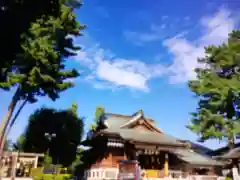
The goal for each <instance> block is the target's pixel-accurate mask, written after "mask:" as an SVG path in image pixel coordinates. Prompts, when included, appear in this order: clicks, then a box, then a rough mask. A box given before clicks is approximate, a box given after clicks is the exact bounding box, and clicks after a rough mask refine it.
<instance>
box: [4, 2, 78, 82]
mask: <svg viewBox="0 0 240 180" xmlns="http://www.w3.org/2000/svg"><path fill="white" fill-rule="evenodd" d="M60 3H62V1H59V0H41V1H38V0H21V1H16V0H3V1H1V4H0V9H1V11H0V20H1V23H2V24H1V34H0V39H1V42H2V44H4V45H3V46H2V48H1V50H0V51H1V61H0V82H3V81H6V79H7V73H8V72H11V71H12V70H13V69H14V66H16V65H17V62H18V58H17V57H18V55H19V54H21V53H23V49H22V47H21V41H22V39H21V35H22V34H23V33H26V32H27V31H28V29H29V28H30V26H31V23H34V22H36V20H37V19H38V18H39V17H41V16H42V15H49V16H53V17H58V16H59V12H60V10H61V8H60ZM71 3H72V4H74V3H75V4H77V3H79V2H77V1H71ZM29 7H31V8H29Z"/></svg>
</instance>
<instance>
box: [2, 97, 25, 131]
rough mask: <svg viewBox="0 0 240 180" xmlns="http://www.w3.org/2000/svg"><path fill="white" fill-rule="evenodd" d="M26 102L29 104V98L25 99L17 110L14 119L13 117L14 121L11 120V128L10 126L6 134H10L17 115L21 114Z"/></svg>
mask: <svg viewBox="0 0 240 180" xmlns="http://www.w3.org/2000/svg"><path fill="white" fill-rule="evenodd" d="M26 104H27V100H24V102H23V103H22V104H21V106H20V107H19V109H18V111H17V112H16V114H15V115H14V117H13V119H12V121H11V124H10V126H9V128H8V131H7V133H6V135H8V134H9V133H10V131H11V129H12V127H13V125H14V123H15V122H16V119H17V117H18V116H19V114H20V112H21V111H22V109H23V108H24V106H25V105H26Z"/></svg>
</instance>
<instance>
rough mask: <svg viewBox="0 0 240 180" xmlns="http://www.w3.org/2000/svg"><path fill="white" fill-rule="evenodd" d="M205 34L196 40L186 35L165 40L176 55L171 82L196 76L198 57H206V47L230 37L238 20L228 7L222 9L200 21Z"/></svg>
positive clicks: (182, 80) (171, 70)
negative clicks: (189, 39)
mask: <svg viewBox="0 0 240 180" xmlns="http://www.w3.org/2000/svg"><path fill="white" fill-rule="evenodd" d="M200 23H201V26H202V29H203V35H202V36H201V37H200V38H198V39H197V40H196V41H195V42H190V41H188V40H187V39H186V38H184V36H180V37H179V36H178V37H177V36H175V37H173V38H170V39H167V40H165V41H164V42H163V45H164V46H166V47H167V48H168V50H169V52H171V53H172V54H173V55H174V59H173V64H172V66H171V67H170V68H169V72H170V82H172V83H181V82H186V81H187V80H189V79H193V78H195V76H196V74H195V72H194V69H195V68H196V67H198V66H200V64H198V62H197V58H199V57H204V47H206V46H208V45H218V44H221V43H223V42H225V41H226V40H227V39H228V34H229V33H230V32H231V31H232V30H233V29H234V28H236V26H237V20H236V19H235V18H234V17H232V16H231V12H230V11H229V10H227V9H223V8H222V9H220V10H219V12H217V13H216V14H214V15H213V16H206V17H203V18H202V19H201V21H200Z"/></svg>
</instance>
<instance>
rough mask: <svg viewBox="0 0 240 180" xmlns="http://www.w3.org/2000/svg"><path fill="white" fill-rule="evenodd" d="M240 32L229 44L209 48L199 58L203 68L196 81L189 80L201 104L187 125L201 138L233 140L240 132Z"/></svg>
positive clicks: (236, 32) (199, 71)
mask: <svg viewBox="0 0 240 180" xmlns="http://www.w3.org/2000/svg"><path fill="white" fill-rule="evenodd" d="M239 34H240V32H239V31H234V32H233V33H231V34H230V35H229V40H228V42H227V43H224V44H222V45H220V46H209V47H207V48H206V49H205V52H206V56H205V57H204V58H202V59H199V60H198V62H199V63H200V64H201V68H197V69H196V73H197V80H193V81H190V82H189V87H190V89H191V91H193V92H194V93H195V95H196V96H197V97H198V98H199V103H198V108H197V110H196V112H194V113H192V117H193V118H192V120H191V123H192V124H191V125H190V126H188V128H189V129H190V130H192V131H193V132H195V133H197V134H198V135H199V136H200V140H201V141H205V140H207V139H212V138H214V139H219V140H223V139H225V138H227V139H228V141H229V143H234V139H235V136H237V135H240V117H239V115H238V114H239V95H240V94H239V92H240V91H239V90H240V73H239V72H238V71H236V67H239V65H240V64H239V62H240V58H239V57H240V56H239V55H240V41H239V37H240V36H239ZM234 69H235V70H234Z"/></svg>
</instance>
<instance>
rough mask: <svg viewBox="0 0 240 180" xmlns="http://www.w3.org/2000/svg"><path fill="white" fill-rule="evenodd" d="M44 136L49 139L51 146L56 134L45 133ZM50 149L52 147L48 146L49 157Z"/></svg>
mask: <svg viewBox="0 0 240 180" xmlns="http://www.w3.org/2000/svg"><path fill="white" fill-rule="evenodd" d="M44 136H45V137H46V138H47V139H48V142H49V145H50V143H51V142H52V139H53V138H55V137H56V133H45V134H44ZM49 148H50V146H48V149H47V155H48V156H49Z"/></svg>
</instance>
